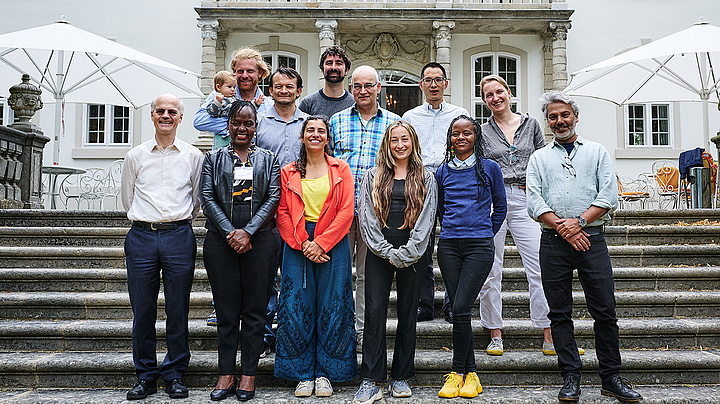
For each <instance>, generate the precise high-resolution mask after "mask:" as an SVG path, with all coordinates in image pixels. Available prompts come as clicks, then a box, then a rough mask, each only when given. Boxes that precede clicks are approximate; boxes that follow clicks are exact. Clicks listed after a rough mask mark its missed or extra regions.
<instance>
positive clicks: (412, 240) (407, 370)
mask: <svg viewBox="0 0 720 404" xmlns="http://www.w3.org/2000/svg"><path fill="white" fill-rule="evenodd" d="M436 209H437V185H436V182H435V177H434V176H433V175H432V174H431V173H430V172H428V171H425V169H424V168H423V164H422V158H421V155H420V143H419V141H418V137H417V133H416V132H415V129H414V128H413V127H412V125H410V124H409V123H407V122H405V121H397V122H394V123H392V124H391V125H390V126H388V128H387V130H386V131H385V134H384V136H383V138H382V141H381V144H380V149H379V150H378V154H377V166H376V167H373V168H371V169H370V170H368V172H367V173H366V174H365V177H364V178H363V182H362V185H361V188H360V200H359V207H358V219H359V221H360V229H361V233H362V237H363V240H365V242H366V243H367V246H368V250H369V253H368V256H367V260H366V263H365V281H366V282H367V284H368V285H373V287H371V288H366V289H365V334H364V337H363V351H362V352H363V358H362V365H361V367H360V375H361V377H362V378H363V382H362V384H361V385H360V389H359V390H358V392H357V394H356V395H355V399H354V400H353V402H354V403H365V404H369V403H372V402H373V401H375V400H379V399H381V398H382V390H381V389H380V387H379V386H378V385H377V383H382V382H384V381H385V380H386V378H387V353H386V352H387V350H386V340H385V321H386V318H387V309H388V300H389V296H390V287H391V285H392V280H393V276H396V282H397V311H398V325H397V333H396V337H395V353H394V354H393V365H392V374H391V376H392V381H391V383H390V392H391V394H392V395H393V396H394V397H409V396H410V395H411V394H412V392H411V390H410V386H409V385H408V383H407V379H408V378H410V377H413V376H415V368H414V360H415V323H416V320H417V307H418V298H419V294H420V287H421V285H422V279H423V274H424V272H425V270H424V269H425V268H426V267H427V262H425V249H426V248H427V246H428V240H429V238H430V235H431V229H432V227H433V226H434V225H435V212H436Z"/></svg>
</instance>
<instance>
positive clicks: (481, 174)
mask: <svg viewBox="0 0 720 404" xmlns="http://www.w3.org/2000/svg"><path fill="white" fill-rule="evenodd" d="M461 120H465V121H468V122H470V123H471V124H472V126H473V130H474V131H475V144H474V145H473V151H474V154H475V173H476V174H477V177H478V181H479V183H480V185H482V186H483V187H485V186H487V185H488V180H487V179H486V175H485V169H484V168H483V163H482V159H483V157H484V152H483V146H482V129H480V122H478V121H477V120H475V119H473V118H471V117H469V116H467V115H460V116H458V117H457V118H455V119H453V120H452V122H450V126H449V127H448V131H447V142H446V149H445V160H444V161H443V162H444V163H449V162H451V161H452V159H453V158H454V157H455V150H454V149H453V146H452V142H450V137H451V135H452V128H453V125H455V122H457V121H461Z"/></svg>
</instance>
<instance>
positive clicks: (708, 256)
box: [0, 244, 720, 268]
mask: <svg viewBox="0 0 720 404" xmlns="http://www.w3.org/2000/svg"><path fill="white" fill-rule="evenodd" d="M608 251H609V252H610V257H611V260H612V264H613V266H615V267H643V266H720V245H717V244H703V245H672V246H638V245H627V246H608ZM202 256H203V255H202V247H198V251H197V259H196V268H203V267H204V264H203V261H202ZM504 266H505V267H510V268H512V267H520V266H522V260H521V259H520V255H519V254H518V253H517V248H516V247H515V246H505V262H504ZM124 267H125V256H124V251H123V248H122V247H6V246H0V268H124Z"/></svg>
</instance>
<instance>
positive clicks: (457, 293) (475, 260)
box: [437, 237, 495, 374]
mask: <svg viewBox="0 0 720 404" xmlns="http://www.w3.org/2000/svg"><path fill="white" fill-rule="evenodd" d="M494 254H495V248H494V246H493V239H492V237H489V238H453V239H440V241H438V252H437V256H438V264H440V271H441V272H442V275H443V279H444V280H445V289H446V290H447V292H448V297H449V298H450V304H451V305H452V312H453V363H452V370H453V371H454V372H457V373H466V374H467V373H470V372H475V371H476V366H475V351H473V335H472V326H471V324H470V317H471V313H472V306H473V303H475V299H477V297H478V294H479V293H480V289H481V288H482V286H483V284H484V283H485V280H486V279H487V277H488V274H489V273H490V269H492V264H493V259H494Z"/></svg>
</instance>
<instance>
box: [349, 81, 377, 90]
mask: <svg viewBox="0 0 720 404" xmlns="http://www.w3.org/2000/svg"><path fill="white" fill-rule="evenodd" d="M377 85H378V83H365V84H353V85H352V89H353V91H360V90H362V89H363V88H364V89H365V90H366V91H370V90H372V89H373V87H375V86H377Z"/></svg>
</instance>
